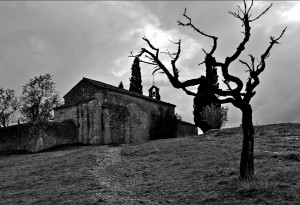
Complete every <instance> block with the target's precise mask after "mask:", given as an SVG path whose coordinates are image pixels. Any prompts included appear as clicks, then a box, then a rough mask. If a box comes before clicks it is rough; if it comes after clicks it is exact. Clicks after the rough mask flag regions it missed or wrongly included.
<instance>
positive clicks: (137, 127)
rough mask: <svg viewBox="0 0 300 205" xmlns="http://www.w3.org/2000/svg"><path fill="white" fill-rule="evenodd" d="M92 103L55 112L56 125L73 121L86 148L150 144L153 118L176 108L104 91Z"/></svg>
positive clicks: (171, 111)
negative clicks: (90, 145) (152, 116)
mask: <svg viewBox="0 0 300 205" xmlns="http://www.w3.org/2000/svg"><path fill="white" fill-rule="evenodd" d="M94 97H96V99H94V100H90V101H87V102H84V103H81V104H77V105H74V106H69V107H68V106H66V107H62V108H59V109H55V113H54V116H55V121H62V120H67V119H72V120H73V121H74V122H75V123H76V124H77V125H78V126H79V136H78V141H79V142H81V143H84V144H110V143H131V142H141V141H147V140H149V132H150V129H151V123H152V122H151V118H150V115H151V114H153V113H156V114H158V115H159V114H161V112H170V113H172V114H174V112H175V111H174V106H169V105H168V104H162V103H155V102H152V101H147V100H145V99H142V98H137V97H134V96H129V95H126V94H123V93H116V92H109V91H101V92H99V93H97V94H96V95H95V96H94Z"/></svg>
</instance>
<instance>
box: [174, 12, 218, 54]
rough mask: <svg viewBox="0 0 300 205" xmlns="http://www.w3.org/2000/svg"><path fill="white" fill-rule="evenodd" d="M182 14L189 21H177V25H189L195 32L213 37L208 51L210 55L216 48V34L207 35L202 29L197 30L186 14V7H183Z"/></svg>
mask: <svg viewBox="0 0 300 205" xmlns="http://www.w3.org/2000/svg"><path fill="white" fill-rule="evenodd" d="M183 16H184V17H185V18H187V19H188V21H189V22H188V23H182V22H181V21H177V23H178V25H180V26H189V27H191V28H193V29H194V30H195V31H196V32H197V33H199V34H201V35H203V36H205V37H208V38H211V39H213V42H214V45H213V47H212V49H211V51H210V52H209V53H210V54H211V55H212V54H213V53H214V52H215V50H216V48H217V40H218V38H217V37H216V36H212V35H208V34H206V33H204V32H203V31H201V30H199V29H198V28H197V27H195V26H194V25H193V24H192V19H191V18H190V17H188V16H187V15H186V8H185V9H184V13H183Z"/></svg>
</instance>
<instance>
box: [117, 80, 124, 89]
mask: <svg viewBox="0 0 300 205" xmlns="http://www.w3.org/2000/svg"><path fill="white" fill-rule="evenodd" d="M118 88H120V89H124V86H123V82H122V81H121V82H120V84H119V86H118Z"/></svg>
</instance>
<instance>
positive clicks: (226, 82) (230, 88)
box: [223, 80, 232, 90]
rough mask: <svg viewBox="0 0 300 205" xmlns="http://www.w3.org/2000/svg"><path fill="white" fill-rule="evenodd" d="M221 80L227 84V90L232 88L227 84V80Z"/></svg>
mask: <svg viewBox="0 0 300 205" xmlns="http://www.w3.org/2000/svg"><path fill="white" fill-rule="evenodd" d="M223 82H224V83H225V84H226V85H227V87H228V89H229V90H232V88H231V86H230V85H229V82H228V81H226V80H223Z"/></svg>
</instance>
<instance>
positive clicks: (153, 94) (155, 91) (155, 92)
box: [149, 74, 160, 100]
mask: <svg viewBox="0 0 300 205" xmlns="http://www.w3.org/2000/svg"><path fill="white" fill-rule="evenodd" d="M152 75H153V83H152V86H151V88H150V89H149V98H152V99H155V100H160V94H159V88H158V87H156V86H155V84H154V74H152Z"/></svg>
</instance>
